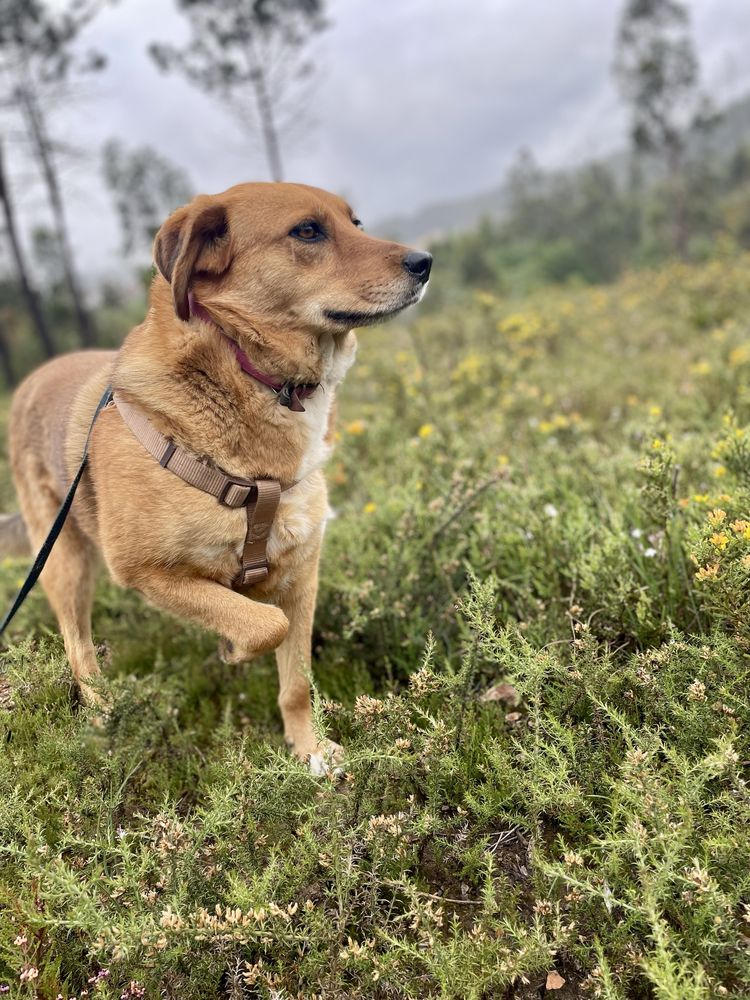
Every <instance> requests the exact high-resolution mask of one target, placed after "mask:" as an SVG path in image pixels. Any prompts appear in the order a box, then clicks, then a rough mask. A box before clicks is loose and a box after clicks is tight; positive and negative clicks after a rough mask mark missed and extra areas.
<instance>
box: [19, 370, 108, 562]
mask: <svg viewBox="0 0 750 1000" xmlns="http://www.w3.org/2000/svg"><path fill="white" fill-rule="evenodd" d="M115 356H116V355H115V352H114V351H78V352H76V353H74V354H65V355H62V356H61V357H58V358H53V360H52V361H48V362H47V363H46V364H45V365H42V367H41V368H37V369H36V371H34V372H32V373H31V374H30V375H29V376H28V377H27V378H26V379H24V381H23V382H22V383H21V385H20V386H19V387H18V389H17V391H16V393H15V395H14V396H13V402H12V405H11V410H10V420H9V424H8V444H9V451H10V462H11V468H12V469H13V476H14V479H15V481H16V483H17V484H18V483H19V481H23V482H25V483H28V484H29V485H30V488H31V489H32V490H39V491H41V492H43V493H44V494H45V499H49V497H50V494H51V495H52V496H54V498H55V499H56V500H57V501H58V502H59V501H61V500H62V498H63V496H64V495H65V491H66V490H67V487H68V484H69V482H70V478H71V472H70V469H69V467H68V463H67V461H66V443H67V439H68V433H69V429H70V425H71V420H72V418H73V416H74V404H75V400H76V397H77V396H78V394H79V393H80V392H81V390H82V389H83V387H84V386H85V385H86V383H87V382H88V381H89V380H90V379H92V378H94V377H96V375H97V374H99V373H100V372H101V371H102V369H103V368H106V367H107V366H111V365H112V364H113V362H114V359H115ZM28 550H29V545H28V539H27V538H26V532H25V530H24V527H23V522H22V520H21V518H20V515H17V514H12V515H6V516H4V517H3V519H2V521H1V522H0V556H12V555H23V554H26V553H27V552H28Z"/></svg>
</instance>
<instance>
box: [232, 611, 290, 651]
mask: <svg viewBox="0 0 750 1000" xmlns="http://www.w3.org/2000/svg"><path fill="white" fill-rule="evenodd" d="M288 631H289V619H288V618H287V616H286V615H285V614H284V612H283V611H281V610H280V608H275V607H274V606H273V605H272V604H269V605H267V606H266V607H265V608H264V611H263V616H262V618H261V619H260V620H259V621H254V622H253V634H252V635H251V636H249V637H248V639H247V640H246V641H244V642H233V641H232V640H231V639H226V638H222V639H220V640H219V659H220V660H221V661H222V663H247V661H248V660H253V659H255V657H256V656H260V655H261V653H270V651H271V650H272V649H276V647H277V646H280V645H281V643H282V642H283V641H284V639H285V638H286V634H287V632H288Z"/></svg>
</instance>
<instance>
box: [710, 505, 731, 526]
mask: <svg viewBox="0 0 750 1000" xmlns="http://www.w3.org/2000/svg"><path fill="white" fill-rule="evenodd" d="M726 518H727V512H726V511H725V510H722V509H721V508H720V507H714V509H713V510H712V511H710V513H709V515H708V523H709V524H710V525H711V527H712V528H718V527H719V525H720V524H723V523H724V521H726Z"/></svg>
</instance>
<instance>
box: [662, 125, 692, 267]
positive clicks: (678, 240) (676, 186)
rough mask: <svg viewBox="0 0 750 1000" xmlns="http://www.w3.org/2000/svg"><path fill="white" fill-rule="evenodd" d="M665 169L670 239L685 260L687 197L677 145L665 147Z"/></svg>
mask: <svg viewBox="0 0 750 1000" xmlns="http://www.w3.org/2000/svg"><path fill="white" fill-rule="evenodd" d="M667 170H668V172H669V184H670V186H671V188H672V240H673V243H674V249H675V253H676V254H677V256H678V257H680V258H682V260H685V258H686V257H687V248H688V238H689V236H688V223H687V197H686V191H685V169H684V164H683V162H682V150H681V149H680V147H679V145H676V144H673V145H670V146H669V148H668V149H667Z"/></svg>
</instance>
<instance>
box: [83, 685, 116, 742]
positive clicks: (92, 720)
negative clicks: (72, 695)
mask: <svg viewBox="0 0 750 1000" xmlns="http://www.w3.org/2000/svg"><path fill="white" fill-rule="evenodd" d="M76 696H77V701H78V704H79V705H81V706H82V707H83V708H87V709H90V710H91V711H90V713H88V721H89V725H90V726H91V727H92V728H93V729H94V730H97V731H99V732H102V731H103V730H104V729H105V728H106V725H107V722H108V720H109V713H110V712H111V710H112V701H111V699H110V698H109V697H107V696H106V695H105V694H103V693H102V692H101V691H97V690H96V688H93V687H91V685H90V684H85V683H83V682H80V683H79V684H78V686H77V689H76Z"/></svg>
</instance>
